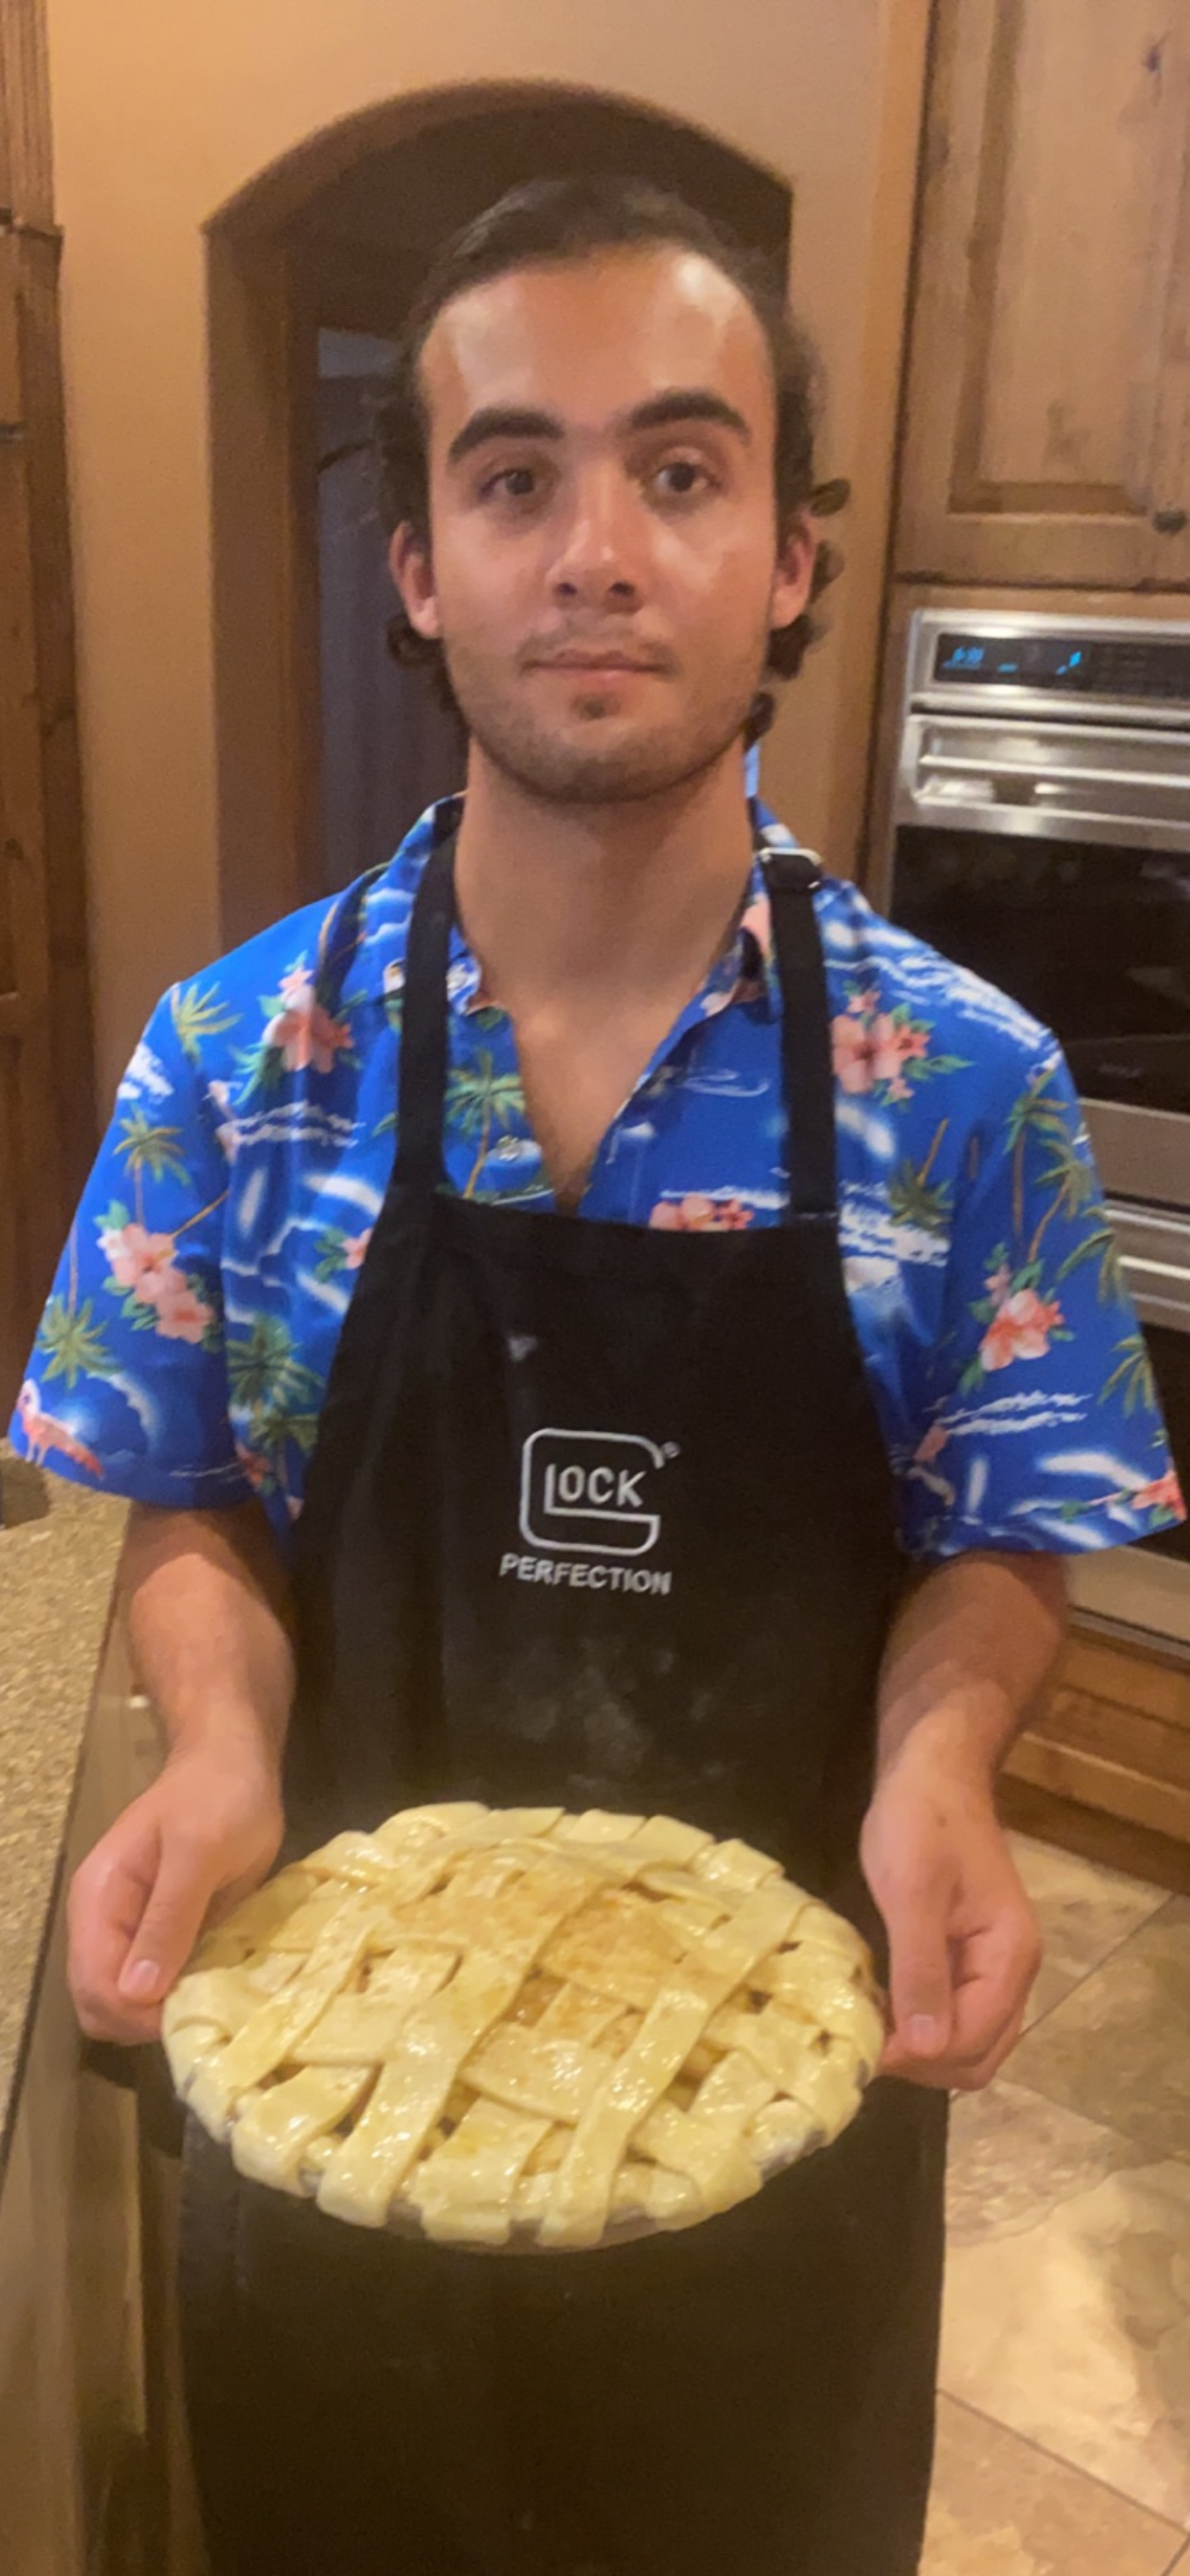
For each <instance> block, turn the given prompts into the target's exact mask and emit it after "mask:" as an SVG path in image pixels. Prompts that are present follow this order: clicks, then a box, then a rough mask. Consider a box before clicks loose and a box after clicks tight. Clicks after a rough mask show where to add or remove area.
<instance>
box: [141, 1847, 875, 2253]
mask: <svg viewBox="0 0 1190 2576" xmlns="http://www.w3.org/2000/svg"><path fill="white" fill-rule="evenodd" d="M163 2036H164V2040H165V2046H166V2050H167V2052H168V2056H169V2062H170V2067H171V2070H172V2074H173V2078H174V2082H175V2085H176V2087H177V2089H178V2092H179V2093H180V2094H181V2096H182V2097H183V2099H184V2100H185V2101H186V2102H187V2103H188V2104H189V2106H190V2109H191V2110H192V2111H193V2112H194V2113H195V2115H196V2117H197V2118H198V2119H199V2120H200V2121H201V2122H202V2124H203V2126H204V2127H205V2128H206V2129H208V2130H209V2131H210V2133H211V2135H212V2136H213V2137H215V2138H217V2139H220V2140H224V2141H227V2142H229V2143H230V2147H231V2153H232V2156H233V2157H234V2160H235V2163H236V2165H237V2167H238V2168H239V2171H240V2172H241V2173H243V2174H245V2175H248V2176H250V2177H251V2178H253V2179H254V2180H256V2181H258V2182H262V2183H266V2184H269V2185H272V2186H273V2187H274V2188H276V2189H279V2190H282V2191H288V2192H292V2193H296V2194H299V2195H304V2196H306V2197H308V2198H313V2199H316V2200H317V2202H318V2205H319V2207H320V2208H321V2209H323V2210H325V2211H326V2212H328V2213H329V2214H330V2215H331V2216H333V2217H336V2218H342V2219H347V2220H351V2221H354V2222H355V2223H356V2224H357V2225H362V2226H367V2227H384V2226H396V2227H397V2228H398V2229H405V2230H414V2231H416V2232H418V2233H424V2234H425V2235H427V2236H430V2237H434V2238H437V2239H440V2240H442V2241H444V2242H448V2243H454V2244H471V2245H484V2246H495V2247H498V2246H507V2245H509V2244H513V2245H525V2246H529V2245H534V2244H535V2245H538V2246H541V2247H547V2248H549V2247H555V2248H568V2247H579V2246H594V2245H601V2244H606V2243H614V2242H616V2241H619V2240H620V2239H622V2238H624V2237H626V2236H631V2235H639V2234H642V2233H646V2232H651V2231H652V2230H654V2229H657V2228H674V2227H688V2226H691V2225H693V2224H696V2223H697V2222H698V2221H699V2220H701V2219H705V2218H709V2217H711V2216H713V2215H714V2214H716V2213H717V2212H719V2211H721V2210H725V2209H729V2208H731V2207H732V2206H733V2205H734V2204H735V2203H736V2202H738V2201H742V2200H744V2199H746V2198H748V2197H749V2196H750V2195H751V2194H752V2193H754V2192H756V2191H758V2190H759V2189H760V2187H761V2185H762V2183H763V2182H765V2181H766V2180H767V2178H768V2177H769V2176H770V2175H772V2174H773V2173H775V2172H776V2171H777V2170H778V2169H779V2168H780V2167H782V2166H785V2165H788V2164H791V2163H792V2162H794V2160H795V2159H797V2158H798V2157H801V2156H805V2155H807V2154H809V2153H810V2152H811V2151H812V2150H813V2149H815V2148H818V2147H821V2146H824V2145H825V2144H826V2143H827V2142H828V2141H829V2140H830V2139H832V2138H834V2137H836V2136H837V2135H838V2133H839V2131H840V2130H841V2129H843V2128H844V2127H845V2126H846V2125H847V2123H848V2121H849V2120H850V2119H851V2118H852V2117H853V2115H854V2113H855V2112H856V2110H857V2109H858V2107H859V2103H860V2099H861V2095H862V2092H863V2089H864V2086H865V2084H866V2083H867V2082H868V2080H869V2078H870V2077H871V2075H872V2074H873V2073H874V2071H875V2068H876V2065H877V2063H878V2060H879V2056H880V2051H881V2046H882V2042H883V2037H884V2021H883V2014H882V2011H881V2007H880V2001H879V1996H878V1992H877V1988H876V1985H875V1981H874V1977H873V1972H872V1961H871V1956H870V1953H869V1952H868V1949H867V1947H866V1944H865V1943H864V1941H863V1940H862V1939H861V1937H860V1935H859V1933H858V1932H856V1931H855V1930H854V1929H853V1928H852V1926H851V1925H850V1924H849V1923H846V1922H844V1921H843V1920H842V1918H841V1917H840V1916H839V1915H837V1914H833V1913H832V1912H830V1910H829V1909H828V1908H827V1907H826V1906H824V1905H821V1904H819V1903H818V1902H817V1901H816V1900H815V1899H814V1898H812V1897H810V1896H807V1895H806V1894H805V1893H804V1891H802V1890H801V1889H799V1888H797V1887H794V1886H793V1885H792V1884H791V1883H790V1881H789V1880H788V1879H786V1878H785V1877H783V1876H782V1873H781V1870H780V1868H779V1866H778V1864H777V1863H776V1861H773V1860H769V1859H766V1858H765V1856H764V1855H763V1854H762V1853H760V1852H756V1851H753V1850H751V1849H750V1848H749V1846H748V1845H747V1844H744V1843H740V1842H716V1841H714V1840H713V1838H712V1837H711V1835H709V1834H706V1833H702V1832H699V1831H698V1830H696V1829H695V1828H694V1827H692V1826H690V1825H684V1824H679V1823H677V1822H675V1820H674V1819H673V1818H672V1817H669V1816H653V1817H649V1818H644V1817H639V1816H620V1815H611V1814H605V1813H603V1812H592V1813H589V1814H587V1815H581V1816H574V1815H567V1814H565V1813H563V1811H562V1810H561V1809H560V1808H557V1807H549V1808H536V1807H535V1808H516V1809H503V1810H492V1809H489V1808H487V1807H483V1806H478V1805H471V1804H456V1805H445V1806H429V1807H418V1808H413V1809H409V1810H405V1811H403V1812H402V1813H401V1814H399V1815H396V1816H393V1817H391V1818H390V1819H389V1821H388V1823H387V1824H384V1825H381V1826H380V1827H379V1828H378V1829H377V1831H376V1832H375V1833H372V1834H359V1833H343V1834H339V1835H337V1836H336V1838H335V1840H334V1841H333V1842H330V1843H327V1844H326V1845H325V1846H324V1848H323V1849H322V1850H320V1851H316V1852H313V1853H312V1854H311V1855H310V1857H309V1858H308V1859H306V1860H303V1861H301V1862H300V1863H298V1864H295V1865H294V1866H292V1867H290V1868H286V1869H283V1870H281V1871H280V1872H279V1873H278V1875H277V1876H276V1877H275V1878H273V1879H271V1880H269V1881H268V1882H267V1883H266V1885H265V1886H263V1887H261V1888H259V1889H258V1890H257V1892H256V1893H255V1895H253V1896H250V1897H248V1898H247V1899H246V1901H245V1902H244V1903H243V1904H241V1905H240V1906H238V1907H237V1908H236V1910H235V1912H234V1913H233V1914H231V1915H230V1916H229V1917H228V1919H227V1920H226V1922H224V1923H222V1924H220V1925H219V1926H218V1927H217V1928H216V1929H215V1930H213V1931H211V1932H209V1933H208V1934H207V1935H206V1936H205V1938H204V1939H203V1940H202V1941H201V1942H200V1944H199V1947H198V1949H197V1951H196V1952H195V1955H194V1957H193V1959H192V1961H191V1963H190V1965H189V1967H188V1968H187V1970H186V1972H185V1973H184V1975H183V1976H182V1978H181V1980H180V1982H179V1984H178V1985H177V1986H176V1987H175V1988H174V1991H173V1993H172V1994H171V1995H170V1996H169V1998H168V2000H167V2002H166V2005H165V2010H164V2015H163Z"/></svg>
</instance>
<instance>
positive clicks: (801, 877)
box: [393, 831, 836, 1218]
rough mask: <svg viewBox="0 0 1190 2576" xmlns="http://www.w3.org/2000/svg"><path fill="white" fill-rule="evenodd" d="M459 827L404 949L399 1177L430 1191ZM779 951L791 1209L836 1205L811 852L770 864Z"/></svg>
mask: <svg viewBox="0 0 1190 2576" xmlns="http://www.w3.org/2000/svg"><path fill="white" fill-rule="evenodd" d="M454 859H455V834H454V832H453V831H451V832H450V833H449V834H448V835H447V836H446V837H445V838H444V839H442V840H441V841H439V842H438V844H437V846H436V847H435V848H434V849H433V850H432V851H431V852H430V856H429V858H428V859H427V861H426V864H425V868H424V870H423V872H422V878H421V883H420V885H419V886H418V889H417V893H416V895H415V897H414V903H413V914H412V919H411V921H410V924H409V943H408V948H407V950H406V957H405V982H404V986H403V998H402V1013H401V1065H400V1088H399V1093H398V1102H397V1154H396V1162H395V1165H394V1170H393V1179H394V1182H396V1183H398V1184H399V1185H400V1186H402V1187H413V1188H419V1189H422V1190H434V1189H439V1188H441V1187H442V1186H443V1185H444V1183H445V1180H446V1166H445V1163H444V1160H443V1153H442V1136H443V1110H444V1106H445V1098H446V1074H447V1042H448V1030H449V1014H448V999H447V976H448V974H449V970H450V935H451V931H452V929H453V927H454V918H455V898H454ZM764 874H765V882H766V885H767V887H768V893H769V902H770V905H771V908H772V921H773V950H774V955H775V957H776V962H777V972H778V976H779V978H780V984H781V1054H782V1064H783V1071H784V1091H785V1106H786V1113H787V1116H788V1119H789V1171H790V1193H789V1215H790V1217H791V1218H794V1217H802V1216H811V1217H814V1216H821V1217H832V1216H833V1215H834V1214H835V1209H836V1179H835V1102H834V1078H833V1074H832V1069H831V1043H830V1007H829V1003H828V999H827V990H826V969H825V966H824V963H823V956H822V942H821V940H820V938H819V935H818V924H817V922H816V920H815V918H814V893H815V889H816V888H817V887H818V886H819V885H820V884H821V882H822V877H821V872H820V869H819V866H818V862H817V860H816V859H814V858H813V857H812V856H811V855H810V853H809V851H807V850H782V851H778V852H777V853H775V854H774V855H773V856H772V857H770V858H767V859H766V860H765V863H764Z"/></svg>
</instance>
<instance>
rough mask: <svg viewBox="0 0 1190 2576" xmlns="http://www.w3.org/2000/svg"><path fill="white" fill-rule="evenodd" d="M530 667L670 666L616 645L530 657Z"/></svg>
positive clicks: (566, 649) (640, 668)
mask: <svg viewBox="0 0 1190 2576" xmlns="http://www.w3.org/2000/svg"><path fill="white" fill-rule="evenodd" d="M526 667H527V668H528V669H529V670H531V671H664V670H666V669H668V667H669V666H668V664H667V663H666V662H665V661H663V660H662V658H661V656H660V655H659V654H656V653H626V652H625V651H624V650H623V648H622V647H621V646H618V645H613V644H608V645H606V646H600V645H597V644H582V645H578V644H574V645H564V646H563V647H562V648H561V650H560V651H558V652H556V653H530V654H529V655H527V657H526Z"/></svg>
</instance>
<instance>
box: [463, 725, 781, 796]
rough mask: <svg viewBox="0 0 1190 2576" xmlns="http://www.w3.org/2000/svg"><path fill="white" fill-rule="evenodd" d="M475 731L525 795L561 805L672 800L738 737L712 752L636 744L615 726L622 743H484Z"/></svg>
mask: <svg viewBox="0 0 1190 2576" xmlns="http://www.w3.org/2000/svg"><path fill="white" fill-rule="evenodd" d="M472 730H473V733H474V738H475V741H476V743H477V744H478V746H479V748H480V750H481V751H482V752H483V753H484V754H485V756H486V757H487V759H488V760H490V761H491V763H492V765H493V767H494V768H496V769H498V770H500V771H501V772H502V774H503V775H504V776H505V777H506V778H508V779H509V780H510V781H511V782H512V784H513V785H514V786H516V787H519V788H520V789H521V791H522V793H523V794H525V795H528V796H533V797H536V798H537V799H539V800H540V801H541V802H543V803H547V804H557V805H630V804H632V805H634V804H640V803H643V802H645V801H647V800H648V799H649V798H651V797H658V796H672V795H674V794H675V793H676V792H677V791H678V790H679V789H681V788H683V787H686V786H690V785H692V784H693V783H694V781H695V780H697V779H699V778H701V777H704V776H705V774H706V772H707V770H708V769H713V768H714V767H715V765H716V763H717V762H718V761H719V760H721V759H722V758H723V755H724V752H725V751H726V750H728V749H729V748H730V746H731V744H732V743H733V742H734V741H735V740H736V739H737V733H736V731H733V732H732V733H731V734H730V735H728V737H727V739H726V740H725V741H722V742H716V743H715V745H714V747H713V748H712V749H710V750H709V751H708V749H707V746H706V744H705V743H700V744H698V745H697V746H696V745H694V744H691V743H685V744H677V743H672V742H671V743H663V742H659V741H658V740H657V738H656V736H654V737H653V738H652V739H643V740H642V739H639V738H638V739H636V740H633V739H632V737H631V736H630V735H629V736H627V737H626V735H625V732H624V730H623V729H622V728H617V732H618V734H619V739H618V740H615V741H613V740H610V739H609V740H607V741H605V742H602V743H596V742H595V741H593V740H587V741H576V740H575V739H574V738H573V736H572V737H571V738H570V739H566V738H565V737H564V736H563V737H558V736H555V737H554V738H552V739H551V740H549V741H543V740H542V739H541V738H540V737H535V738H534V739H533V740H531V741H524V740H522V741H515V742H510V741H508V740H506V739H505V740H492V739H491V738H490V737H489V738H486V739H485V736H484V733H483V732H482V731H481V730H480V729H479V728H478V727H473V729H472ZM608 731H609V734H610V731H611V728H610V726H609V728H608Z"/></svg>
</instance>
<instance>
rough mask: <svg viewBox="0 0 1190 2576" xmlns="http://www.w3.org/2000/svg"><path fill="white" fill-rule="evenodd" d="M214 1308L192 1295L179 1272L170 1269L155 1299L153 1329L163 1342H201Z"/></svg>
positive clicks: (188, 1284) (192, 1291) (212, 1316)
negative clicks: (154, 1322)
mask: <svg viewBox="0 0 1190 2576" xmlns="http://www.w3.org/2000/svg"><path fill="white" fill-rule="evenodd" d="M214 1319H215V1309H214V1307H213V1306H208V1305H207V1304H206V1302H205V1300H204V1299H203V1298H201V1297H198V1296H196V1295H195V1292H194V1290H193V1288H192V1287H191V1285H190V1282H189V1280H188V1279H184V1278H183V1276H182V1273H181V1271H180V1270H171V1271H169V1272H168V1273H167V1274H166V1278H165V1279H164V1280H163V1282H162V1288H161V1294H160V1297H159V1298H158V1300H157V1330H158V1332H159V1333H160V1334H161V1335H162V1337H163V1339H164V1340H165V1341H167V1342H201V1340H202V1338H203V1335H204V1333H205V1332H206V1329H207V1326H208V1324H211V1323H213V1322H214Z"/></svg>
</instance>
